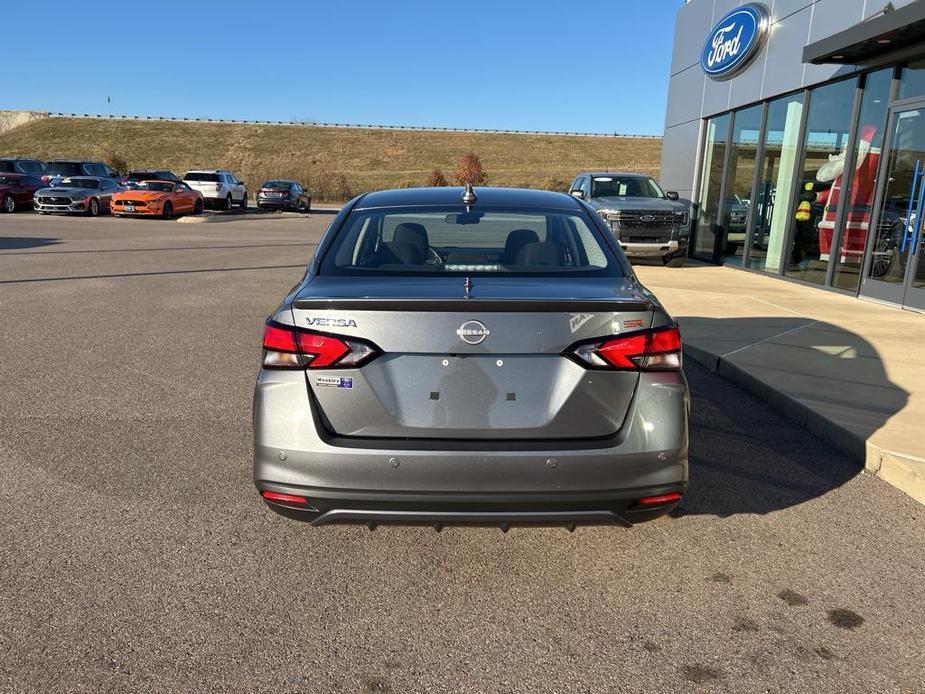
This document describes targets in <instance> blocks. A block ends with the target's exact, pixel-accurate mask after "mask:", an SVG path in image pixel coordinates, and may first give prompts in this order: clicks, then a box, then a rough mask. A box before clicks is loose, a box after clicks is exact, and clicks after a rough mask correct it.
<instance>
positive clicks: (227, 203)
mask: <svg viewBox="0 0 925 694" xmlns="http://www.w3.org/2000/svg"><path fill="white" fill-rule="evenodd" d="M231 207H232V204H231V193H228V195H226V196H225V211H226V212H230V211H231Z"/></svg>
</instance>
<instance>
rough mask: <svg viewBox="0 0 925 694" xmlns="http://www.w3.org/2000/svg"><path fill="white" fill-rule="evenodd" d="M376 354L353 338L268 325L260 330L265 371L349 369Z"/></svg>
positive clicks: (372, 349)
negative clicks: (266, 368)
mask: <svg viewBox="0 0 925 694" xmlns="http://www.w3.org/2000/svg"><path fill="white" fill-rule="evenodd" d="M378 354H379V350H378V349H377V348H376V347H375V346H374V345H372V344H369V343H367V342H364V341H362V340H357V339H355V338H346V337H337V336H335V335H323V334H321V333H315V332H312V331H310V330H300V329H299V328H295V327H293V326H291V325H282V324H280V323H272V322H269V323H267V324H266V325H265V326H264V328H263V365H264V366H266V367H269V368H274V369H306V368H307V369H324V368H328V367H334V368H337V367H340V368H351V367H355V366H360V365H361V364H365V363H366V362H368V361H370V360H371V359H372V358H373V357H375V356H376V355H378Z"/></svg>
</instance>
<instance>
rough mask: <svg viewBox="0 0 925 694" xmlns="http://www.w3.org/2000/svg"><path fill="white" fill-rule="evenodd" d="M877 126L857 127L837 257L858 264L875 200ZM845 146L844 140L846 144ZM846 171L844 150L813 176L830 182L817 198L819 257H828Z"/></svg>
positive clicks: (833, 156)
mask: <svg viewBox="0 0 925 694" xmlns="http://www.w3.org/2000/svg"><path fill="white" fill-rule="evenodd" d="M876 134H877V127H876V126H874V125H865V126H863V127H862V128H861V131H860V140H859V141H858V147H857V154H856V157H855V173H854V181H853V183H852V186H851V191H850V197H849V198H848V214H847V216H846V218H845V233H844V234H842V241H841V249H840V254H839V255H840V261H841V262H842V263H853V264H855V265H860V264H861V261H862V260H863V257H864V244H865V242H866V240H867V229H868V228H869V227H870V216H871V212H872V210H871V207H872V206H873V201H874V188H875V183H876V178H877V167H878V166H879V164H880V151H881V150H880V148H879V147H873V146H872V142H873V140H874V137H875V136H876ZM845 147H846V148H847V144H846V145H845ZM844 175H845V150H844V149H842V151H841V153H839V154H832V155H830V156H829V161H827V162H826V163H825V164H823V165H822V166H821V167H819V171H817V172H816V180H817V181H819V182H829V181H831V183H832V185H831V187H830V188H829V189H828V190H825V191H822V192H821V193H819V197H818V198H817V202H820V203H822V204H823V205H824V206H825V207H824V208H823V212H822V219H821V220H820V221H819V227H818V228H819V258H820V260H828V259H829V255H830V253H831V248H832V236H833V233H834V231H835V214H836V212H837V210H838V201H839V199H840V198H841V194H842V185H843V179H844Z"/></svg>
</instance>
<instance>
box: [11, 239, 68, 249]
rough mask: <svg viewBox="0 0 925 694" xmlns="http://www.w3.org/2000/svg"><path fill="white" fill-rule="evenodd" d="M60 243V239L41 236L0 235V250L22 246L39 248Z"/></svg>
mask: <svg viewBox="0 0 925 694" xmlns="http://www.w3.org/2000/svg"><path fill="white" fill-rule="evenodd" d="M56 243H61V239H52V238H47V237H41V236H0V251H12V250H19V249H22V248H41V247H42V246H53V245H54V244H56Z"/></svg>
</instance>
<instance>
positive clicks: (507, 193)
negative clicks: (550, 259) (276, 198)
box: [355, 186, 581, 210]
mask: <svg viewBox="0 0 925 694" xmlns="http://www.w3.org/2000/svg"><path fill="white" fill-rule="evenodd" d="M463 190H464V189H463V188H462V187H434V188H400V189H396V190H379V191H376V192H373V193H366V194H365V195H363V196H362V197H361V198H360V199H359V200H358V201H357V204H356V207H355V209H367V208H371V207H412V206H417V205H420V206H431V205H433V206H437V205H441V206H444V205H461V204H462V194H463ZM475 194H476V196H477V200H476V202H475V204H474V205H473V207H474V208H478V206H479V205H493V206H500V207H538V208H539V207H546V208H561V209H566V210H580V209H581V204H580V203H579V202H578V201H577V200H576V199H575V198H574V197H572V196H571V195H567V194H566V193H554V192H552V191H548V190H531V189H529V188H493V187H487V186H486V187H476V188H475Z"/></svg>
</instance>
